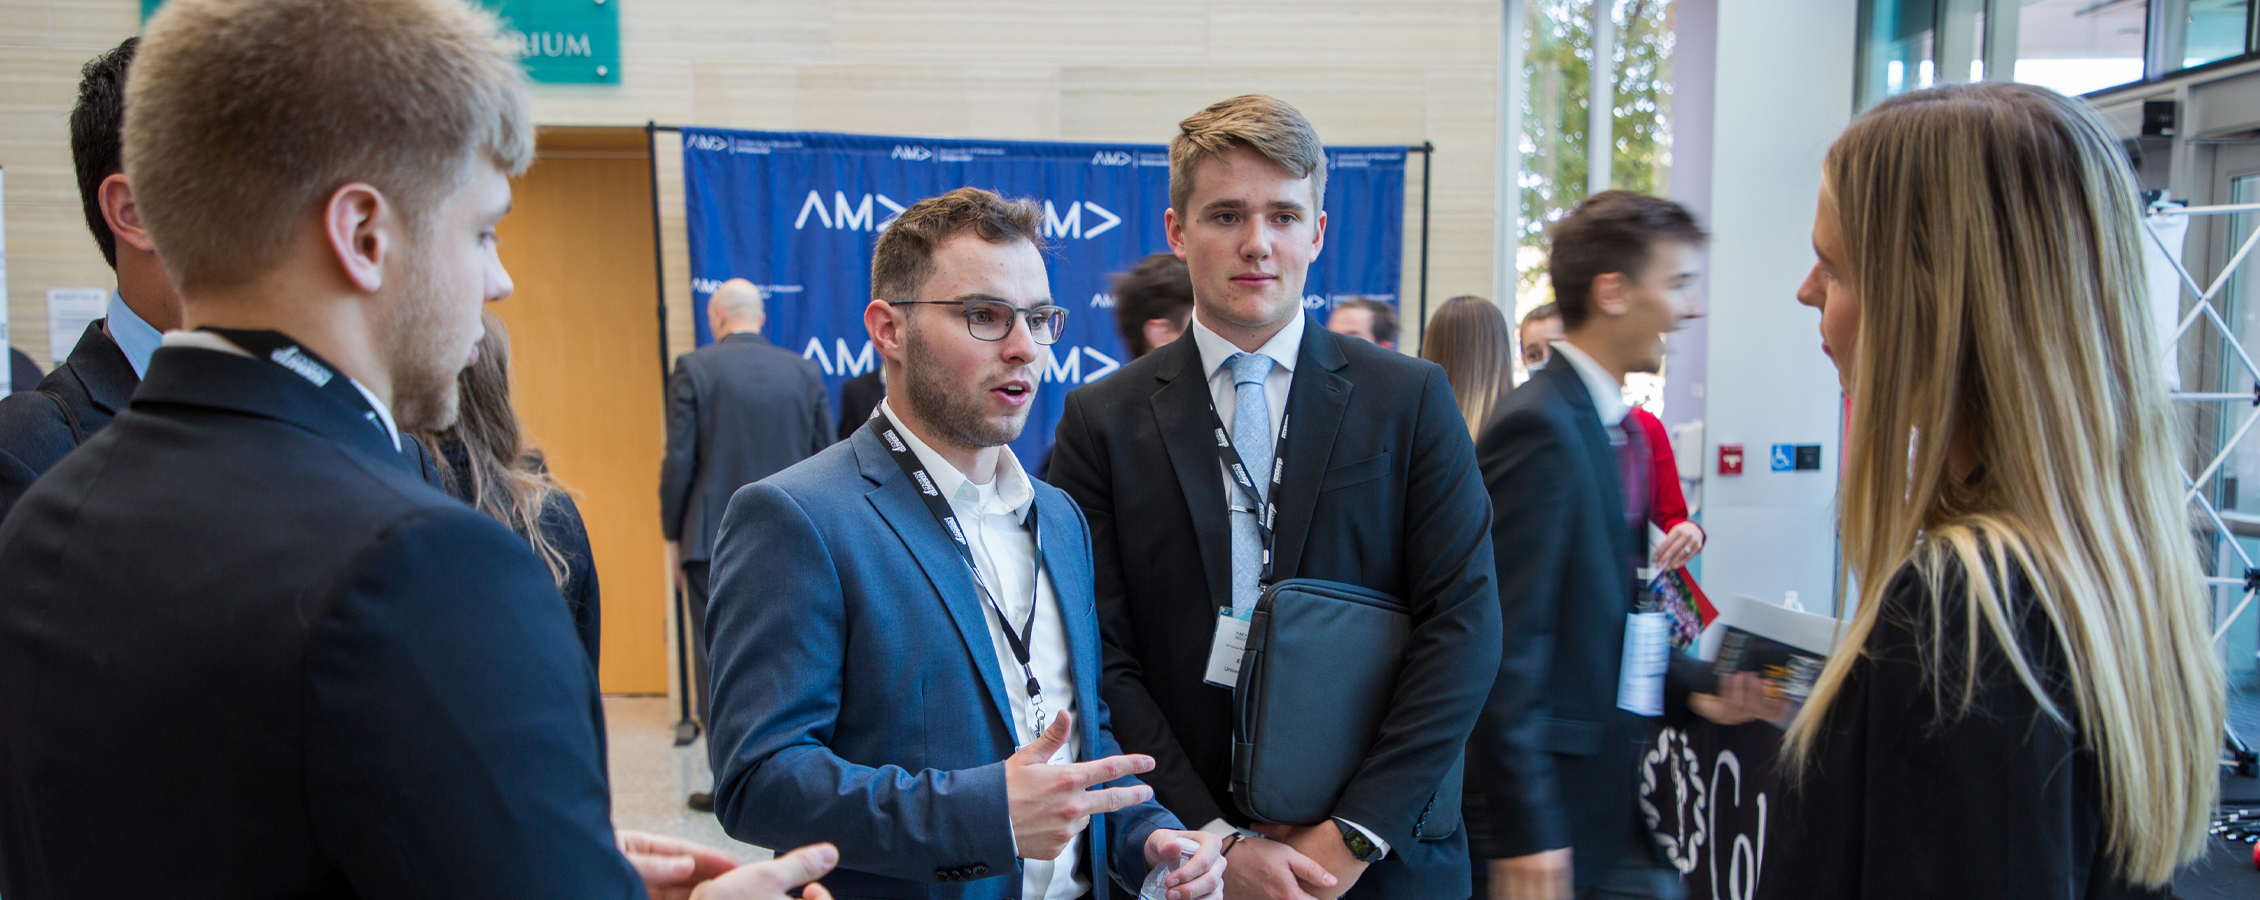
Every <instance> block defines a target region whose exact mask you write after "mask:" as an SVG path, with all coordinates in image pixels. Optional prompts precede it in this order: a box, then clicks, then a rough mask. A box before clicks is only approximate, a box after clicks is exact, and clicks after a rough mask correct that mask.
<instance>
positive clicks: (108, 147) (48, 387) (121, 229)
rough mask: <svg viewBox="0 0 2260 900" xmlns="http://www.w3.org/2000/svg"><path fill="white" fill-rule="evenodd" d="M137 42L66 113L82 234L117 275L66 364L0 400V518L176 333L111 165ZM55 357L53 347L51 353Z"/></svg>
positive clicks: (170, 302)
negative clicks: (106, 302)
mask: <svg viewBox="0 0 2260 900" xmlns="http://www.w3.org/2000/svg"><path fill="white" fill-rule="evenodd" d="M140 42H141V39H140V38H138V37H131V38H126V40H125V43H122V44H119V45H118V46H116V47H114V48H112V49H111V50H110V52H108V53H104V54H102V55H101V56H97V57H95V58H94V60H93V61H92V62H89V63H87V64H86V69H85V71H84V72H83V73H82V75H81V77H80V80H79V86H78V105H77V106H74V107H72V109H71V162H72V165H73V167H74V168H76V169H77V173H78V194H79V203H80V205H82V206H83V207H85V210H86V228H87V230H88V231H91V232H93V233H94V242H95V243H96V244H99V245H101V247H102V259H103V260H104V261H106V262H108V263H109V264H110V269H111V270H112V271H114V272H116V273H117V276H118V289H117V290H116V291H115V292H113V293H111V294H110V308H109V310H108V312H107V314H106V315H105V316H104V317H103V318H101V319H98V320H96V321H94V322H92V323H90V324H88V325H87V326H86V332H85V333H84V334H82V335H80V336H79V340H78V346H76V347H73V348H71V351H70V356H69V357H68V358H67V359H65V360H63V361H62V363H60V364H58V365H57V366H55V370H54V371H52V372H49V373H47V376H46V377H45V378H41V379H38V381H37V386H36V388H35V387H34V385H33V384H32V383H29V382H26V383H20V384H17V385H15V390H16V393H14V394H11V395H9V396H8V397H7V398H4V399H0V518H6V517H7V515H8V510H9V508H10V507H13V506H15V505H16V499H17V498H19V497H22V496H23V495H24V491H27V490H30V489H31V483H32V482H33V481H35V480H37V479H38V478H39V476H40V475H41V474H42V473H45V472H46V471H47V470H48V469H49V468H51V467H53V466H54V465H55V463H57V462H59V461H61V460H62V458H63V457H64V456H65V455H67V454H69V453H70V452H71V451H72V450H75V449H77V448H78V445H80V444H83V443H86V439H87V438H88V437H90V436H92V435H93V434H94V433H95V432H97V431H100V430H102V427H103V426H105V425H108V424H110V418H111V417H112V416H115V415H117V414H118V412H119V411H120V410H123V409H125V408H126V400H127V399H128V398H130V397H132V396H133V389H134V387H135V386H136V385H139V384H140V383H141V375H142V373H143V372H146V371H148V369H149V356H150V354H153V353H156V352H157V343H158V341H159V340H160V339H161V338H162V336H163V332H165V331H168V330H171V329H174V328H179V327H180V297H179V296H177V295H175V294H174V293H173V285H172V282H171V281H170V280H168V279H167V278H166V277H165V267H164V265H163V264H162V263H160V262H158V260H157V251H156V247H155V245H153V244H151V243H150V242H149V233H148V232H146V231H143V230H142V227H141V211H140V210H139V209H138V208H136V207H135V206H134V202H133V187H132V186H131V185H129V184H127V183H126V176H125V167H124V166H123V165H122V164H121V163H120V162H119V156H120V153H119V151H118V147H119V137H118V131H119V128H120V127H121V126H123V125H124V123H125V116H126V93H125V92H126V67H127V66H128V65H130V64H131V63H132V62H133V53H134V48H135V47H136V46H137V45H139V44H140ZM55 349H56V350H60V349H62V348H60V347H58V348H55Z"/></svg>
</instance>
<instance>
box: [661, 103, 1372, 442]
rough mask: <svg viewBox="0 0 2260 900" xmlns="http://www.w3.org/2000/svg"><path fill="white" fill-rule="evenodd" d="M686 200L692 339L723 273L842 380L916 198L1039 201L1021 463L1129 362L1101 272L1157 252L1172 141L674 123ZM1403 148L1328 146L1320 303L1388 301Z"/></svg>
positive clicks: (701, 333) (703, 331) (868, 360)
mask: <svg viewBox="0 0 2260 900" xmlns="http://www.w3.org/2000/svg"><path fill="white" fill-rule="evenodd" d="M682 137H683V182H684V200H685V202H684V205H685V207H686V210H685V212H686V218H687V220H688V225H689V232H690V234H689V238H690V253H691V279H692V291H691V297H692V304H693V307H694V308H695V310H696V313H697V315H696V317H695V319H696V321H697V323H698V343H699V345H700V346H705V345H706V344H708V343H711V342H712V341H713V340H714V337H713V335H712V334H710V333H708V329H707V324H706V300H707V298H708V297H709V296H710V295H712V294H713V293H714V289H715V288H716V287H718V286H720V285H721V283H722V282H724V281H727V280H729V279H731V278H744V279H747V280H749V281H751V282H753V283H754V284H758V285H761V286H762V289H763V291H764V292H765V293H767V294H768V297H769V302H768V310H769V323H768V326H767V327H766V328H765V329H763V330H764V333H765V334H766V335H767V336H768V338H769V339H770V340H771V341H772V342H774V343H776V344H777V345H778V346H781V347H785V348H787V349H791V350H794V351H796V352H799V353H800V354H801V355H802V356H804V357H806V358H808V359H810V360H813V361H815V362H816V364H817V365H818V366H820V367H822V368H823V370H824V375H825V383H826V384H828V385H830V386H831V388H832V394H833V403H834V415H835V416H836V415H837V410H838V398H839V390H840V385H841V384H842V383H843V382H845V381H847V379H849V378H853V377H855V376H857V375H861V374H863V373H865V372H869V371H871V370H872V369H873V368H874V367H876V366H878V365H879V362H880V360H879V355H878V352H877V351H876V350H875V349H873V347H872V345H871V341H870V337H869V335H867V334H866V333H865V331H864V328H863V308H864V307H865V306H866V305H867V304H869V303H870V302H871V248H872V247H873V246H874V245H875V244H876V243H877V241H878V238H879V232H880V231H881V230H883V229H885V228H886V227H887V223H889V222H891V221H893V220H894V217H895V216H896V215H898V214H900V213H901V212H902V210H903V209H905V208H907V207H909V206H910V205H911V204H912V203H915V202H917V201H919V200H921V199H924V198H927V197H932V196H936V195H939V194H942V193H946V192H948V191H951V190H954V189H956V188H959V187H964V186H968V185H971V186H974V187H981V188H987V189H989V190H992V191H996V192H997V193H999V194H1003V195H1004V196H1007V197H1027V198H1031V199H1033V200H1035V201H1036V202H1038V203H1040V204H1042V205H1043V207H1044V215H1045V223H1044V230H1045V235H1046V237H1047V238H1049V239H1050V241H1051V242H1052V244H1053V249H1052V251H1051V252H1050V253H1048V254H1046V258H1045V264H1046V267H1047V268H1048V269H1049V271H1050V275H1051V289H1052V298H1053V302H1055V303H1058V304H1059V305H1060V306H1064V307H1066V308H1067V309H1068V310H1069V312H1068V316H1067V328H1066V332H1065V334H1064V335H1063V336H1062V337H1061V339H1060V341H1059V343H1057V344H1054V345H1052V346H1051V347H1048V348H1045V349H1046V350H1048V351H1049V355H1048V356H1047V357H1046V358H1044V359H1043V360H1041V361H1040V362H1039V365H1040V367H1041V370H1042V371H1041V381H1040V383H1039V385H1038V387H1037V398H1036V402H1035V404H1034V409H1033V411H1032V412H1031V413H1030V414H1029V417H1028V429H1027V431H1025V432H1023V433H1022V434H1021V437H1020V440H1019V441H1017V442H1015V443H1014V445H1013V452H1014V453H1015V454H1017V455H1018V456H1019V457H1020V458H1021V460H1022V461H1023V462H1024V463H1025V464H1027V465H1029V466H1031V467H1033V466H1034V465H1035V464H1036V460H1037V459H1039V458H1040V457H1041V454H1042V453H1043V451H1044V450H1045V449H1046V448H1048V447H1049V446H1050V445H1051V440H1052V433H1053V431H1054V430H1055V429H1056V428H1057V426H1058V424H1059V417H1060V411H1061V408H1062V404H1063V401H1064V398H1065V397H1066V395H1067V392H1068V390H1070V389H1072V388H1074V387H1075V386H1077V385H1083V384H1089V383H1091V382H1093V381H1096V380H1098V379H1100V378H1104V377H1106V376H1107V375H1109V374H1111V373H1113V372H1114V371H1115V370H1116V369H1117V368H1119V367H1120V366H1121V364H1122V363H1124V362H1128V361H1129V352H1128V350H1127V348H1125V347H1124V346H1123V343H1122V338H1121V336H1120V335H1119V334H1117V333H1116V331H1115V325H1114V298H1113V296H1112V294H1111V293H1110V292H1111V290H1112V287H1111V286H1112V283H1113V281H1112V276H1113V275H1114V273H1118V272H1123V271H1126V270H1128V269H1129V268H1130V267H1131V266H1132V265H1133V264H1135V263H1136V262H1137V261H1138V260H1139V259H1141V258H1143V257H1144V256H1146V255H1147V254H1150V253H1157V252H1161V251H1165V250H1167V249H1169V244H1168V239H1167V238H1166V237H1165V236H1164V235H1163V233H1162V211H1163V210H1164V209H1166V208H1167V207H1168V206H1169V150H1168V148H1167V147H1165V146H1161V145H1157V144H1070V143H1042V142H1007V141H967V140H938V139H932V138H905V137H880V136H871V135H848V134H824V133H816V132H772V131H726V130H720V129H708V128H685V129H683V130H682ZM1405 152H1406V151H1405V148H1403V147H1401V146H1399V147H1330V148H1328V149H1327V157H1328V161H1329V172H1328V175H1327V185H1326V201H1325V207H1326V214H1327V227H1326V248H1325V250H1324V251H1323V252H1322V253H1321V254H1320V255H1319V259H1318V262H1317V263H1316V264H1315V265H1313V266H1312V267H1311V272H1310V277H1309V280H1308V282H1307V283H1306V284H1305V285H1304V293H1305V294H1306V296H1305V298H1304V306H1305V308H1306V309H1308V310H1313V311H1321V312H1322V311H1323V310H1325V309H1327V308H1329V307H1330V306H1331V305H1332V304H1333V303H1338V302H1340V301H1342V300H1345V299H1349V298H1352V297H1370V298H1373V299H1378V300H1382V301H1385V302H1388V303H1392V304H1394V303H1395V302H1396V301H1397V288H1398V285H1399V284H1401V283H1402V282H1401V279H1400V269H1401V268H1402V267H1403V259H1404V256H1403V246H1404V209H1405Z"/></svg>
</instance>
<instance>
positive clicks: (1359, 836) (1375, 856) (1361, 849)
mask: <svg viewBox="0 0 2260 900" xmlns="http://www.w3.org/2000/svg"><path fill="white" fill-rule="evenodd" d="M1334 827H1336V828H1339V829H1342V846H1345V847H1348V848H1350V855H1351V856H1355V857H1357V858H1358V862H1363V863H1369V862H1375V861H1377V860H1379V859H1381V848H1380V847H1376V846H1374V845H1373V841H1372V839H1370V838H1367V837H1366V836H1365V832H1363V831H1359V830H1358V827H1357V826H1355V825H1352V824H1350V823H1348V822H1344V821H1342V820H1341V819H1339V818H1336V819H1335V820H1334Z"/></svg>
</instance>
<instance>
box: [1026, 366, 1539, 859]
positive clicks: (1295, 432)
mask: <svg viewBox="0 0 2260 900" xmlns="http://www.w3.org/2000/svg"><path fill="white" fill-rule="evenodd" d="M1209 409H1210V407H1209V389H1208V381H1207V379H1206V378H1205V377H1204V373H1203V372H1202V371H1201V361H1200V349H1199V347H1198V345H1197V343H1196V342H1195V341H1192V340H1180V341H1176V342H1174V343H1171V344H1169V345H1167V346H1164V347H1162V348H1160V349H1158V350H1155V351H1154V352H1153V353H1150V354H1147V355H1146V356H1144V357H1140V358H1139V359H1137V360H1135V361H1133V362H1131V363H1129V364H1128V365H1125V366H1123V368H1122V370H1121V371H1119V372H1117V373H1115V374H1114V375H1112V376H1110V377H1108V378H1106V379H1104V380H1102V381H1099V382H1097V383H1094V384H1091V385H1088V386H1085V387H1083V388H1079V389H1077V390H1076V391H1075V392H1074V393H1072V394H1069V395H1068V396H1067V408H1066V413H1065V417H1064V418H1062V419H1061V421H1060V426H1059V439H1058V443H1057V445H1056V447H1055V449H1054V451H1053V454H1052V470H1051V481H1052V483H1053V484H1056V485H1058V486H1060V487H1061V488H1063V489H1065V490H1066V491H1067V492H1068V493H1069V494H1070V495H1072V496H1074V497H1075V499H1076V500H1077V501H1078V502H1079V503H1081V504H1082V506H1083V509H1084V511H1085V513H1086V514H1087V515H1088V517H1089V519H1090V523H1091V542H1092V545H1093V549H1094V557H1095V564H1096V570H1097V575H1096V583H1097V598H1098V607H1099V617H1100V622H1101V625H1102V630H1103V636H1104V638H1105V647H1106V664H1107V665H1106V702H1107V705H1108V706H1109V707H1110V708H1111V709H1112V710H1113V712H1114V728H1115V734H1116V736H1117V737H1119V738H1120V740H1121V742H1122V745H1123V747H1124V748H1125V749H1127V750H1129V751H1131V752H1135V753H1146V754H1150V755H1152V756H1153V757H1154V759H1155V761H1156V768H1155V770H1154V771H1153V772H1152V773H1151V774H1149V775H1146V776H1144V780H1145V781H1146V783H1148V784H1151V785H1153V786H1154V789H1155V792H1156V794H1157V795H1158V796H1159V798H1160V799H1161V801H1162V804H1163V805H1164V806H1167V807H1169V809H1170V810H1171V811H1173V812H1175V813H1176V814H1177V816H1178V818H1180V819H1182V820H1184V821H1185V822H1186V823H1188V824H1189V825H1193V826H1196V827H1197V826H1198V825H1200V824H1201V823H1203V822H1207V821H1210V820H1211V819H1215V818H1218V817H1222V818H1224V819H1226V820H1228V821H1232V822H1236V823H1245V822H1247V821H1248V819H1247V817H1246V816H1245V815H1242V814H1241V813H1240V811H1239V809H1238V808H1237V807H1236V806H1235V805H1234V804H1233V802H1232V798H1231V793H1230V781H1231V779H1230V775H1231V760H1232V709H1231V700H1232V693H1231V692H1230V691H1228V690H1225V689H1222V688H1218V687H1213V686H1210V685H1208V684H1205V683H1203V682H1202V680H1201V679H1202V674H1203V672H1204V670H1205V668H1206V662H1207V659H1208V649H1209V640H1210V637H1211V635H1212V634H1213V632H1214V628H1215V622H1216V617H1217V611H1218V610H1219V609H1221V608H1225V607H1229V606H1230V605H1231V603H1232V600H1231V597H1232V589H1231V571H1232V558H1231V553H1232V551H1231V525H1230V522H1229V521H1228V519H1227V518H1226V512H1225V495H1224V480H1223V473H1222V469H1221V468H1220V467H1219V466H1218V464H1217V458H1216V450H1215V447H1214V444H1212V443H1211V439H1210V434H1211V433H1212V431H1213V429H1214V428H1215V418H1214V416H1213V415H1212V414H1211V413H1210V411H1209ZM1457 410H1458V406H1457V405H1455V404H1454V402H1453V400H1452V391H1451V388H1450V386H1449V385H1447V384H1446V382H1445V380H1444V371H1443V370H1442V369H1440V368H1437V367H1436V366H1435V365H1434V364H1433V363H1428V362H1424V361H1421V360H1417V359H1413V358H1411V357H1407V356H1403V355H1401V354H1398V353H1395V352H1392V351H1388V350H1383V349H1381V348H1378V347H1375V346H1373V345H1371V344H1368V343H1366V342H1364V341H1359V340H1355V339H1348V338H1343V337H1341V336H1340V335H1336V334H1334V333H1332V332H1330V331H1327V330H1326V329H1323V328H1319V327H1316V326H1315V325H1311V326H1307V327H1306V328H1305V330H1304V332H1303V343H1302V347H1301V349H1300V352H1299V354H1298V357H1297V361H1296V365H1295V380H1294V388H1293V390H1292V391H1291V392H1290V393H1289V394H1288V399H1287V411H1288V415H1289V416H1290V418H1291V421H1292V423H1293V425H1292V431H1291V433H1290V436H1289V450H1288V454H1287V457H1286V467H1287V468H1286V475H1285V482H1284V483H1283V484H1282V485H1281V502H1280V512H1279V523H1278V527H1279V537H1278V544H1277V547H1276V549H1275V555H1274V559H1275V560H1276V561H1277V570H1278V577H1279V578H1281V579H1286V578H1322V579H1327V580H1330V581H1338V582H1345V583H1349V584H1356V585H1362V586H1364V587H1368V588H1372V589H1375V590H1380V591H1385V592H1387V593H1390V594H1393V595H1396V596H1398V597H1402V598H1405V599H1406V600H1407V601H1408V602H1409V603H1411V605H1412V608H1413V611H1414V612H1413V621H1414V630H1413V635H1412V643H1411V645H1410V648H1409V649H1408V652H1407V653H1406V656H1405V664H1404V669H1403V671H1402V673H1401V674H1400V676H1399V678H1400V681H1399V684H1398V687H1397V693H1396V702H1395V703H1394V704H1393V708H1392V711H1391V713H1390V715H1389V718H1388V719H1387V720H1386V721H1385V722H1384V723H1383V726H1382V731H1381V734H1380V737H1379V739H1378V740H1377V742H1376V743H1375V745H1374V747H1373V749H1372V751H1371V753H1370V754H1369V755H1368V756H1367V759H1366V763H1365V766H1364V768H1363V769H1362V770H1360V772H1359V773H1358V775H1357V776H1356V778H1355V779H1354V780H1353V781H1352V782H1351V784H1350V786H1349V789H1348V790H1347V791H1346V792H1345V793H1344V795H1343V797H1342V799H1341V801H1340V802H1339V804H1338V805H1337V806H1336V807H1335V814H1336V815H1337V816H1340V817H1342V818H1346V819H1349V820H1351V821H1353V822H1356V823H1358V824H1360V825H1363V826H1365V827H1367V828H1370V829H1372V830H1373V831H1374V832H1375V833H1377V834H1379V835H1380V836H1381V838H1382V839H1383V840H1386V841H1388V842H1389V843H1390V845H1391V847H1392V850H1391V853H1390V856H1389V857H1388V858H1387V859H1385V860H1383V861H1381V862H1380V863H1378V864H1376V865H1374V866H1373V867H1372V868H1370V869H1369V870H1367V872H1366V874H1365V876H1364V877H1363V878H1362V879H1361V880H1360V881H1359V882H1358V885H1357V886H1356V888H1355V889H1354V892H1353V896H1358V897H1421V898H1429V897H1452V898H1458V897H1462V896H1465V895H1466V892H1467V887H1468V874H1467V862H1466V857H1465V851H1464V850H1463V849H1462V848H1464V846H1465V841H1464V838H1462V837H1461V834H1462V833H1463V832H1462V830H1461V829H1460V828H1459V827H1458V825H1459V823H1458V822H1457V821H1456V820H1457V816H1456V815H1452V814H1450V813H1444V812H1438V813H1436V814H1435V815H1433V816H1432V815H1430V814H1431V813H1432V812H1436V811H1435V810H1432V808H1431V807H1432V804H1433V803H1434V802H1435V800H1436V798H1437V795H1438V794H1439V792H1440V790H1441V789H1442V788H1444V787H1445V784H1446V780H1447V775H1448V774H1449V773H1450V772H1452V771H1453V770H1454V764H1455V763H1456V762H1457V761H1458V760H1459V758H1460V755H1461V751H1462V749H1463V746H1464V744H1465V743H1466V740H1467V734H1468V730H1469V729H1470V728H1471V727H1473V725H1474V724H1475V717H1476V714H1477V712H1478V711H1479V710H1480V709H1481V707H1482V704H1483V698H1484V695H1485V694H1486V693H1488V692H1489V691H1490V689H1491V682H1492V674H1493V673H1494V672H1495V671H1496V669H1497V666H1498V658H1499V656H1498V654H1499V618H1498V616H1499V608H1498V601H1497V596H1496V594H1495V591H1494V588H1493V585H1492V583H1491V579H1492V562H1491V542H1490V540H1489V539H1488V538H1489V529H1490V523H1491V518H1490V517H1491V510H1490V503H1489V502H1488V500H1487V499H1486V498H1485V496H1484V494H1483V487H1482V481H1481V478H1480V475H1479V473H1478V472H1477V470H1476V467H1475V454H1474V447H1473V446H1472V445H1471V444H1470V443H1469V441H1468V438H1467V426H1466V425H1465V424H1463V420H1461V419H1460V418H1459V416H1458V413H1457ZM1312 714H1314V715H1324V714H1325V711H1324V710H1313V711H1312ZM1447 793H1448V792H1447ZM1448 802H1449V801H1448V799H1447V804H1448ZM1439 819H1441V820H1443V821H1438V820H1439Z"/></svg>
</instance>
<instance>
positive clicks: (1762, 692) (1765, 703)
mask: <svg viewBox="0 0 2260 900" xmlns="http://www.w3.org/2000/svg"><path fill="white" fill-rule="evenodd" d="M1687 708H1688V709H1692V710H1694V711H1695V714H1696V715H1699V716H1702V717H1703V718H1706V719H1709V720H1711V721H1713V722H1717V723H1719V724H1721V725H1740V724H1743V723H1745V722H1749V721H1752V720H1756V719H1763V720H1765V721H1768V722H1771V723H1773V724H1774V725H1776V726H1779V727H1783V728H1787V727H1788V726H1789V720H1790V717H1792V716H1795V715H1796V714H1797V704H1795V703H1793V702H1790V700H1789V699H1788V698H1786V697H1776V696H1774V694H1773V690H1772V689H1771V688H1769V687H1767V686H1766V680H1765V679H1763V678H1760V677H1758V676H1757V674H1756V673H1753V672H1736V673H1734V674H1732V675H1727V676H1724V677H1722V678H1720V679H1719V692H1718V693H1716V694H1689V695H1687Z"/></svg>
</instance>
